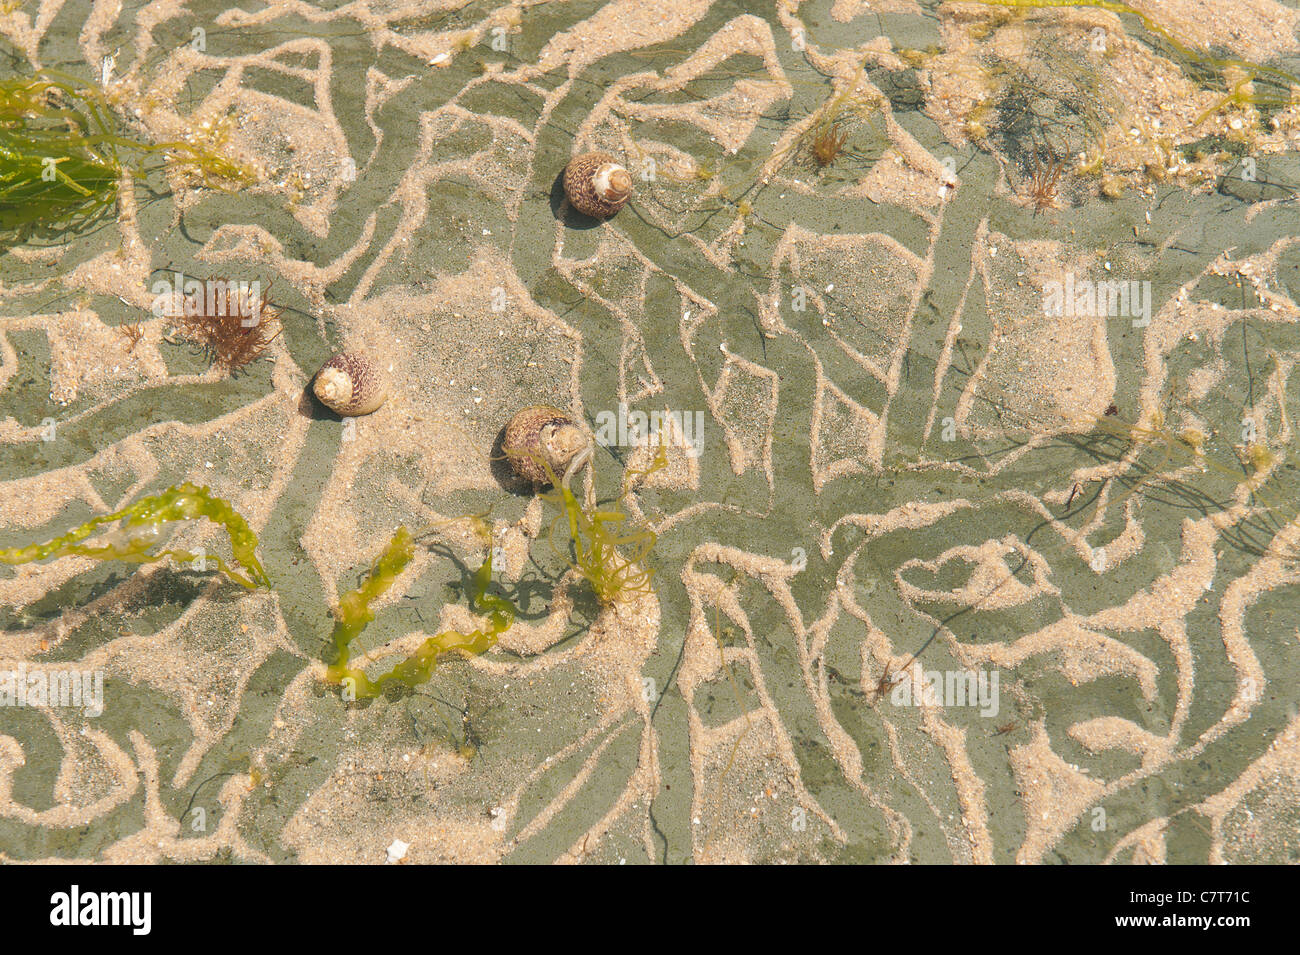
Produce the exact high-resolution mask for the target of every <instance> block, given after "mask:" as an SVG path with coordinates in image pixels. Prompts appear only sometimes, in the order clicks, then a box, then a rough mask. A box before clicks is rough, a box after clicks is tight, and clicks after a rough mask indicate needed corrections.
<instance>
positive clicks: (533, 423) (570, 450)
mask: <svg viewBox="0 0 1300 955" xmlns="http://www.w3.org/2000/svg"><path fill="white" fill-rule="evenodd" d="M501 450H502V451H503V452H505V456H506V459H507V460H508V461H509V462H510V467H511V468H513V469H514V472H515V473H516V474H517V475H519V476H520V477H521V478H524V479H525V480H528V481H532V482H533V484H535V485H544V484H550V483H551V476H550V475H549V474H547V473H546V468H545V467H543V466H542V462H545V463H546V465H547V466H549V467H550V469H551V472H552V473H553V474H554V475H555V477H556V478H557V479H559V481H560V483H562V484H563V483H565V482H567V480H568V478H569V476H570V474H571V473H572V472H573V471H576V470H577V469H578V468H579V467H581V466H582V464H583V462H584V461H586V459H587V458H588V457H589V456H590V454H591V439H590V438H589V437H587V432H585V431H584V430H583V429H582V428H581V427H579V426H578V424H577V422H575V421H574V420H573V419H572V418H571V417H569V415H567V414H565V413H564V412H563V411H561V410H560V409H559V408H553V407H551V406H550V405H532V406H530V407H527V408H524V409H523V410H521V411H520V412H519V413H518V414H516V415H515V416H514V417H513V418H511V419H510V422H509V423H508V424H507V425H506V430H505V437H504V438H503V439H502V441H501Z"/></svg>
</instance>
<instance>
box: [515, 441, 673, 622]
mask: <svg viewBox="0 0 1300 955" xmlns="http://www.w3.org/2000/svg"><path fill="white" fill-rule="evenodd" d="M537 460H538V462H539V463H540V464H541V466H542V467H543V468H545V469H546V472H547V474H548V475H549V476H550V479H551V486H552V488H553V490H552V491H551V492H550V493H547V494H542V495H541V498H542V500H544V501H549V502H550V503H552V504H555V505H556V506H558V507H559V508H560V514H559V515H558V516H557V517H556V518H555V520H554V521H552V522H551V529H550V535H549V539H550V542H551V549H552V550H553V551H555V553H556V554H557V555H559V556H560V558H561V559H563V560H565V561H566V562H567V563H568V564H569V566H570V567H571V568H572V569H573V570H576V571H577V572H578V573H579V574H580V575H581V576H582V577H583V579H585V580H586V581H587V582H588V583H589V584H590V585H591V589H592V591H593V592H594V593H595V595H596V600H597V601H599V603H600V605H601V606H602V607H612V606H614V605H615V604H618V603H620V602H622V601H624V600H626V599H628V598H629V597H630V596H633V595H636V594H651V593H654V586H653V578H654V570H653V569H651V568H650V567H647V566H645V559H646V558H647V557H648V556H649V555H650V552H651V551H652V550H653V549H654V546H655V543H656V541H657V537H656V535H655V533H654V531H652V530H649V529H646V530H631V531H623V532H622V533H619V531H620V530H621V529H622V528H623V522H624V521H626V520H627V514H626V513H624V511H623V509H622V505H623V501H624V500H625V499H626V498H627V495H628V494H629V493H630V491H631V487H632V481H633V479H634V478H642V479H644V478H646V477H648V476H649V475H651V474H653V473H654V472H655V471H658V470H660V469H662V468H664V467H667V466H668V455H667V448H666V447H665V446H664V445H663V444H662V443H661V444H660V445H659V450H658V452H657V454H656V455H655V458H654V460H653V461H652V462H651V464H650V466H649V467H647V468H646V469H644V470H642V471H633V472H631V473H629V475H628V477H627V480H625V481H624V482H623V491H622V493H620V494H619V496H618V498H617V500H616V501H615V502H614V506H613V508H612V509H609V510H601V509H600V508H595V507H593V508H592V509H591V510H590V511H588V510H587V509H585V508H584V507H583V506H582V505H581V504H579V503H578V499H577V497H576V496H575V495H574V493H573V491H571V490H570V489H569V481H568V477H569V475H566V476H565V479H564V480H560V479H557V477H556V475H555V472H554V471H552V470H551V467H550V465H548V464H547V463H546V462H545V461H543V460H541V458H538V459H537ZM565 519H567V520H568V527H569V545H570V549H571V552H572V557H570V556H569V555H568V554H565V553H563V552H562V551H561V550H560V548H559V546H558V545H557V544H556V542H555V532H556V528H557V527H558V526H559V523H560V522H561V521H563V520H565ZM623 549H627V550H628V553H629V556H626V557H625V556H624V555H623V553H622V552H621V551H622V550H623Z"/></svg>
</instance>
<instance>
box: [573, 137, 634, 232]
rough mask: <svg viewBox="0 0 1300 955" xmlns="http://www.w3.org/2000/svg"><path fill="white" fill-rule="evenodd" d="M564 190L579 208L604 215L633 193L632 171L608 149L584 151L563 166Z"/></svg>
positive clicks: (602, 216)
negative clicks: (602, 151)
mask: <svg viewBox="0 0 1300 955" xmlns="http://www.w3.org/2000/svg"><path fill="white" fill-rule="evenodd" d="M564 194H565V195H566V196H568V197H569V203H570V204H571V205H572V206H573V208H575V209H577V210H578V211H579V212H581V213H583V214H584V215H589V216H593V217H595V218H597V219H605V218H608V217H609V216H612V215H613V214H614V213H616V212H618V210H619V209H622V208H623V206H624V205H625V204H626V203H627V200H628V198H629V197H630V196H631V195H632V174H631V173H630V172H628V171H627V169H626V168H625V167H624V166H623V165H622V164H620V163H619V161H618V160H617V159H615V158H614V157H613V156H611V155H609V153H600V152H591V153H583V154H582V155H581V156H575V157H574V158H573V159H572V160H570V162H569V165H568V166H566V167H565V169H564Z"/></svg>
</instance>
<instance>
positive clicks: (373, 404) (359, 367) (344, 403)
mask: <svg viewBox="0 0 1300 955" xmlns="http://www.w3.org/2000/svg"><path fill="white" fill-rule="evenodd" d="M312 391H314V392H315V393H316V397H317V398H319V399H320V401H321V404H323V405H325V407H327V408H329V409H330V410H331V411H333V412H334V413H335V414H340V415H343V416H345V417H349V416H353V415H363V414H370V412H372V411H375V410H377V409H378V408H379V406H380V405H382V404H383V403H384V399H385V398H387V397H388V381H387V379H386V378H385V377H384V374H383V373H382V372H381V371H380V370H379V369H378V367H376V365H375V363H374V362H373V361H371V360H370V359H369V358H367V357H366V356H365V355H362V354H359V353H358V352H347V351H341V352H339V353H338V354H337V355H335V356H334V357H333V358H331V359H330V360H329V361H327V362H325V364H324V365H322V366H321V369H320V371H318V372H316V381H315V383H313V385H312Z"/></svg>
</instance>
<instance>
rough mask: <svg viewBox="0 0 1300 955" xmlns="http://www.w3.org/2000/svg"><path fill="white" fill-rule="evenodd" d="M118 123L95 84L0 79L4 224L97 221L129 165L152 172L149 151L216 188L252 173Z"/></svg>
mask: <svg viewBox="0 0 1300 955" xmlns="http://www.w3.org/2000/svg"><path fill="white" fill-rule="evenodd" d="M116 130H117V125H116V123H115V122H114V120H113V111H112V105H111V103H110V101H109V99H108V97H107V96H106V95H105V93H104V91H103V90H101V89H100V88H99V87H98V86H95V85H94V84H92V83H87V82H85V81H82V80H80V79H77V78H76V77H72V76H67V75H65V74H62V73H57V72H54V71H49V70H47V71H43V72H42V73H40V74H38V75H37V76H35V77H25V78H24V77H18V78H12V79H6V80H3V81H0V230H3V231H6V232H21V231H22V230H26V229H31V228H33V227H35V226H38V225H40V226H43V227H45V228H47V229H52V228H55V227H65V228H66V227H72V226H74V225H85V224H86V223H88V222H90V221H93V220H94V219H96V218H97V217H98V216H99V215H100V214H102V213H103V212H105V211H106V210H108V208H109V207H110V206H111V205H112V204H113V202H114V201H115V200H116V198H117V191H118V188H119V186H120V184H121V182H122V181H123V179H124V176H125V175H126V170H127V168H128V166H129V167H131V168H134V169H142V171H143V172H145V173H147V172H149V171H150V169H149V168H148V167H147V165H146V163H145V162H144V160H145V158H146V157H148V156H153V155H158V156H161V157H162V158H163V164H164V165H165V164H168V163H170V164H173V165H176V166H180V167H182V168H186V169H190V170H193V171H196V172H197V173H198V174H199V175H200V177H201V179H202V181H203V183H204V185H207V186H209V187H213V188H222V187H223V185H224V184H225V183H247V182H250V181H252V180H253V178H254V177H253V175H252V173H251V172H250V171H249V170H247V169H245V168H244V167H242V166H240V165H238V164H236V163H234V162H232V161H231V160H229V159H227V158H225V157H224V156H221V155H220V154H219V153H218V152H217V151H216V150H215V149H214V148H207V147H204V146H199V145H196V144H195V143H190V142H183V141H177V142H166V143H149V142H144V141H142V140H138V139H133V138H131V137H128V136H124V135H121V134H119V133H118V132H117V131H116Z"/></svg>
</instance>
